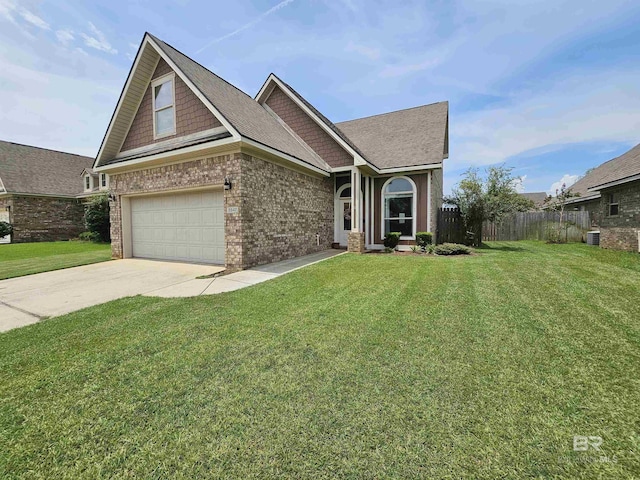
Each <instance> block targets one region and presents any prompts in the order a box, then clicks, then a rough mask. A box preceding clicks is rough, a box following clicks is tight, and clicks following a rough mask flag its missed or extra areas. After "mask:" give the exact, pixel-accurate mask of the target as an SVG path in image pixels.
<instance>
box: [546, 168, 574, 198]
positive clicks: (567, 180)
mask: <svg viewBox="0 0 640 480" xmlns="http://www.w3.org/2000/svg"><path fill="white" fill-rule="evenodd" d="M578 180H580V175H570V174H568V173H566V174H564V175H563V176H562V178H561V179H560V180H558V181H557V182H553V183H552V184H551V186H550V187H549V190H547V193H548V194H549V195H555V194H556V192H557V191H559V190H560V189H561V188H562V185H564V186H565V188H569V187H570V186H571V185H573V184H574V183H576V182H577V181H578Z"/></svg>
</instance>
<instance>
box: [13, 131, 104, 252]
mask: <svg viewBox="0 0 640 480" xmlns="http://www.w3.org/2000/svg"><path fill="white" fill-rule="evenodd" d="M93 161H94V159H93V158H89V157H84V156H81V155H74V154H72V153H64V152H58V151H55V150H48V149H46V148H39V147H31V146H28V145H21V144H17V143H12V142H5V141H0V221H6V222H9V223H11V224H12V225H13V235H12V238H10V239H9V238H6V237H5V238H3V239H0V241H2V242H3V243H7V242H9V241H12V242H16V243H22V242H44V241H54V240H68V239H70V238H74V237H77V236H78V234H79V233H81V232H83V231H84V208H83V205H82V200H81V198H80V197H81V196H82V194H83V193H84V192H83V190H82V183H81V180H80V174H81V172H82V171H83V170H85V169H90V168H91V165H92V164H93Z"/></svg>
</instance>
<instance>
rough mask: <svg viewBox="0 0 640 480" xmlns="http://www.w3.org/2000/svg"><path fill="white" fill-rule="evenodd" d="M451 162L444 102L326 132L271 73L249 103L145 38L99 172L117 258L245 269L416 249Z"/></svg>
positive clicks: (320, 118)
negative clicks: (386, 243)
mask: <svg viewBox="0 0 640 480" xmlns="http://www.w3.org/2000/svg"><path fill="white" fill-rule="evenodd" d="M447 157H448V104H447V103H446V102H441V103H436V104H432V105H426V106H422V107H416V108H412V109H407V110H401V111H398V112H392V113H387V114H382V115H376V116H372V117H367V118H363V119H358V120H352V121H348V122H342V123H338V124H334V123H332V122H331V121H329V120H328V119H327V118H326V117H325V116H324V115H322V114H321V113H320V112H319V111H318V110H316V109H315V108H314V107H313V106H312V105H311V104H310V103H309V102H308V101H307V100H305V99H304V98H303V97H302V96H301V95H300V94H298V93H297V92H296V91H295V90H293V89H292V88H291V87H290V86H289V85H287V84H286V83H284V82H283V81H282V80H280V79H279V78H278V77H276V76H275V75H270V76H269V78H268V79H267V81H266V82H265V83H264V85H263V87H262V88H261V90H260V92H259V93H258V94H257V96H256V97H255V98H251V97H249V96H248V95H246V94H245V93H244V92H242V91H241V90H239V89H237V88H236V87H234V86H233V85H231V84H229V83H228V82H226V81H225V80H223V79H221V78H220V77H218V76H217V75H215V74H213V73H212V72H210V71H209V70H207V69H206V68H204V67H202V66H201V65H199V64H198V63H196V62H194V61H193V60H191V59H190V58H188V57H187V56H185V55H184V54H182V53H180V52H179V51H177V50H176V49H174V48H173V47H171V46H169V45H168V44H166V43H164V42H162V41H161V40H159V39H157V38H155V37H154V36H152V35H150V34H145V36H144V38H143V41H142V44H141V47H140V49H139V51H138V53H137V55H136V58H135V60H134V65H133V68H132V70H131V72H130V74H129V77H128V78H127V81H126V84H125V87H124V89H123V91H122V94H121V96H120V100H119V101H118V105H117V107H116V111H115V112H114V114H113V117H112V120H111V123H110V124H109V127H108V130H107V132H106V135H105V138H104V140H103V142H102V145H101V147H100V151H99V153H98V156H97V158H96V161H95V164H94V166H93V171H94V172H97V173H99V174H108V175H109V177H108V178H109V188H110V191H111V198H112V203H111V230H112V231H111V237H112V252H113V256H114V257H116V258H123V257H124V258H126V257H147V258H158V259H169V260H186V261H199V262H210V263H220V264H225V265H226V266H227V268H229V269H243V268H248V267H252V266H256V265H260V264H264V263H269V262H273V261H278V260H283V259H287V258H292V257H296V256H300V255H304V254H308V253H312V252H315V251H320V250H323V249H327V248H330V247H331V246H332V245H342V246H345V247H347V246H348V247H349V249H350V250H352V251H363V250H364V249H365V248H370V249H374V248H382V239H383V237H384V235H385V233H386V232H388V231H401V232H402V233H403V238H402V243H403V244H404V245H407V244H411V243H413V242H414V241H415V233H416V232H417V231H427V230H431V231H434V230H435V228H436V212H437V209H438V208H439V207H440V205H441V202H442V164H443V160H444V159H445V158H447ZM356 185H357V186H358V187H359V188H352V187H355V186H356Z"/></svg>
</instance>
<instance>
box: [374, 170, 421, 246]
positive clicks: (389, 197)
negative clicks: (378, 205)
mask: <svg viewBox="0 0 640 480" xmlns="http://www.w3.org/2000/svg"><path fill="white" fill-rule="evenodd" d="M417 198H418V193H417V190H416V184H415V183H413V180H411V179H410V178H409V177H391V178H390V179H389V180H387V181H386V182H385V183H384V185H383V186H382V236H383V237H384V236H385V235H386V234H387V233H389V232H400V233H401V234H402V235H401V237H400V238H401V239H403V240H413V239H414V238H415V236H416V208H417Z"/></svg>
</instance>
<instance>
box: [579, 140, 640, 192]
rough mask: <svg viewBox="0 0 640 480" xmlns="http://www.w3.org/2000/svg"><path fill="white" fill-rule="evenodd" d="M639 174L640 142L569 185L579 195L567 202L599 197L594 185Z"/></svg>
mask: <svg viewBox="0 0 640 480" xmlns="http://www.w3.org/2000/svg"><path fill="white" fill-rule="evenodd" d="M639 174H640V144H638V145H636V146H635V147H633V148H632V149H631V150H629V151H628V152H625V153H623V154H622V155H620V156H619V157H616V158H613V159H611V160H609V161H607V162H604V163H603V164H601V165H599V166H597V167H596V168H593V169H592V170H591V171H589V172H588V173H587V174H585V175H584V176H583V177H582V178H580V179H579V180H578V181H577V182H576V183H574V184H573V185H571V192H573V193H577V194H578V195H579V196H578V197H575V198H571V199H569V201H568V203H574V204H575V203H580V202H585V201H588V200H594V199H597V198H599V197H600V191H599V190H597V189H596V188H595V187H599V186H601V185H604V184H607V183H610V182H616V181H618V180H623V179H625V178H628V177H632V176H634V175H639Z"/></svg>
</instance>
